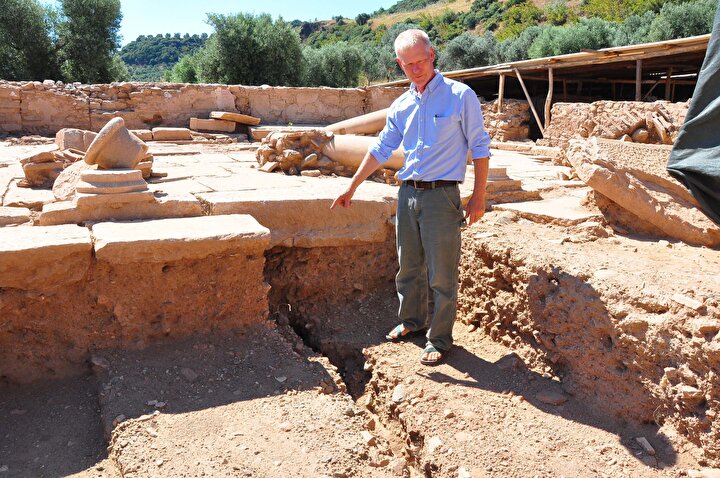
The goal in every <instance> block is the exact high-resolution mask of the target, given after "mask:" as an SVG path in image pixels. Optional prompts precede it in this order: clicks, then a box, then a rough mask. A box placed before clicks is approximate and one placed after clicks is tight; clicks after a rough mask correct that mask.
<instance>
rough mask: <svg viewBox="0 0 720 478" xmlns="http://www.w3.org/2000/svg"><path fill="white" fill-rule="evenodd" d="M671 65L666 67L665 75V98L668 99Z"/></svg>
mask: <svg viewBox="0 0 720 478" xmlns="http://www.w3.org/2000/svg"><path fill="white" fill-rule="evenodd" d="M672 74H673V67H672V66H671V67H669V68H668V69H667V76H666V77H665V99H666V100H667V101H670V85H671V84H672Z"/></svg>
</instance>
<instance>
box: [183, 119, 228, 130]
mask: <svg viewBox="0 0 720 478" xmlns="http://www.w3.org/2000/svg"><path fill="white" fill-rule="evenodd" d="M190 129H191V130H193V131H222V132H224V133H232V132H233V131H235V122H233V121H225V120H221V119H202V118H190Z"/></svg>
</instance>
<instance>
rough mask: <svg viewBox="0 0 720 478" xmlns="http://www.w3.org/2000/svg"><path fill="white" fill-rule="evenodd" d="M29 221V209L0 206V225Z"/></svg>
mask: <svg viewBox="0 0 720 478" xmlns="http://www.w3.org/2000/svg"><path fill="white" fill-rule="evenodd" d="M29 221H30V209H28V208H25V207H2V206H0V226H10V225H14V224H24V223H26V222H29Z"/></svg>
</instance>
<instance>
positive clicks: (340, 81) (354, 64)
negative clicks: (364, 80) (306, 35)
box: [302, 42, 363, 88]
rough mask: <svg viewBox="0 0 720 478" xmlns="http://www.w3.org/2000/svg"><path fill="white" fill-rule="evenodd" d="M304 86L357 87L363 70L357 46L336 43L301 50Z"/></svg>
mask: <svg viewBox="0 0 720 478" xmlns="http://www.w3.org/2000/svg"><path fill="white" fill-rule="evenodd" d="M303 57H304V58H305V68H304V71H305V74H304V76H303V82H302V84H303V85H305V86H332V87H336V88H347V87H354V86H357V85H358V82H359V78H360V74H361V73H362V71H363V69H362V67H363V62H362V56H361V55H360V49H359V48H358V47H357V46H354V45H350V44H348V43H347V42H338V43H333V44H330V45H326V46H323V47H320V48H310V47H306V48H304V49H303Z"/></svg>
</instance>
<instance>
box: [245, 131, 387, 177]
mask: <svg viewBox="0 0 720 478" xmlns="http://www.w3.org/2000/svg"><path fill="white" fill-rule="evenodd" d="M334 137H335V136H334V134H333V133H331V132H329V131H325V130H322V129H316V130H302V131H292V132H273V133H271V134H269V135H268V136H266V137H265V138H264V139H263V140H262V144H261V145H260V147H259V148H258V150H257V152H256V153H255V154H256V158H257V161H258V163H259V164H260V169H261V170H262V171H266V172H271V171H273V170H275V169H279V170H280V171H282V172H284V173H285V174H289V175H303V176H320V175H328V176H330V175H337V176H344V177H350V176H352V175H353V174H354V173H355V171H356V170H357V167H358V166H359V164H360V161H361V160H362V156H360V158H359V159H357V158H349V159H351V161H343V162H340V161H334V160H333V159H331V158H330V157H329V156H328V155H327V154H326V152H327V151H328V149H327V146H329V145H330V143H331V142H332V141H333V138H334ZM355 138H364V137H355ZM367 139H368V140H369V141H372V138H367ZM366 150H367V149H365V151H366ZM362 154H364V151H363V152H362ZM355 156H357V154H356V155H355ZM354 159H357V161H353V160H354ZM394 175H395V171H394V170H392V169H386V168H381V169H380V170H378V171H377V172H375V173H374V174H373V175H372V176H371V179H373V180H375V181H378V182H385V183H388V184H397V180H396V179H395V176H394Z"/></svg>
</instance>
